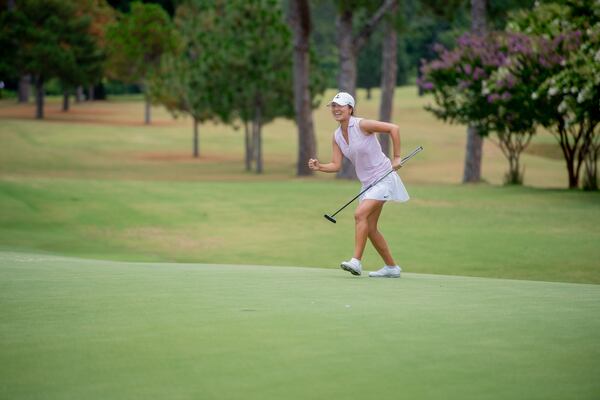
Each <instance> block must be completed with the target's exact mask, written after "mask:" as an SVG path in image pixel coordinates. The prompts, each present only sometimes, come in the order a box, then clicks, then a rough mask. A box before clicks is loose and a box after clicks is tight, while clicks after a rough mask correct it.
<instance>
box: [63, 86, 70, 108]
mask: <svg viewBox="0 0 600 400" xmlns="http://www.w3.org/2000/svg"><path fill="white" fill-rule="evenodd" d="M62 110H63V111H69V91H68V90H65V91H63V106H62Z"/></svg>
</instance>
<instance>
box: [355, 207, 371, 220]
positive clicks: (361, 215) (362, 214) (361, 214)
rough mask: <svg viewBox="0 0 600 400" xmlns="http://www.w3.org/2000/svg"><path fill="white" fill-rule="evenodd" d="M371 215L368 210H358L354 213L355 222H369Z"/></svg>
mask: <svg viewBox="0 0 600 400" xmlns="http://www.w3.org/2000/svg"><path fill="white" fill-rule="evenodd" d="M368 218H369V213H368V212H367V210H364V209H360V208H358V209H357V210H356V211H354V220H355V221H356V222H357V223H358V222H368Z"/></svg>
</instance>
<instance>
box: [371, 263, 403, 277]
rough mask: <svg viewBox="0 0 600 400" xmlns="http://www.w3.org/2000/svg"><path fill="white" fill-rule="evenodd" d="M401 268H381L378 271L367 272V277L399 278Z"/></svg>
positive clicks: (395, 266)
mask: <svg viewBox="0 0 600 400" xmlns="http://www.w3.org/2000/svg"><path fill="white" fill-rule="evenodd" d="M401 272H402V268H400V267H399V266H397V265H394V266H393V267H388V266H387V265H386V266H385V267H383V268H381V269H380V270H379V271H375V272H369V276H370V277H372V278H400V273H401Z"/></svg>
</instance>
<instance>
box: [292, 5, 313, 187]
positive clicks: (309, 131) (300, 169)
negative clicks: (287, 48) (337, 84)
mask: <svg viewBox="0 0 600 400" xmlns="http://www.w3.org/2000/svg"><path fill="white" fill-rule="evenodd" d="M290 23H291V25H292V29H293V32H294V109H295V111H296V125H297V127H298V162H297V165H296V174H297V175H298V176H307V175H312V174H313V171H312V170H311V169H310V168H308V160H309V159H310V158H314V157H316V154H317V141H316V138H315V130H314V124H313V117H312V108H311V98H312V96H311V93H310V87H309V82H310V79H309V76H310V54H309V50H310V30H311V21H310V5H309V2H308V0H293V1H292V2H291V4H290Z"/></svg>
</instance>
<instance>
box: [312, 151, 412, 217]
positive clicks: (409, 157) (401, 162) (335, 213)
mask: <svg viewBox="0 0 600 400" xmlns="http://www.w3.org/2000/svg"><path fill="white" fill-rule="evenodd" d="M421 150H423V146H419V147H417V148H416V149H414V150H413V151H412V153H410V154H409V155H407V156H406V157H404V158H403V159H402V161H400V166H403V165H404V163H405V162H407V161H408V160H410V159H411V158H412V157H414V155H415V154H417V153H418V152H420V151H421ZM394 171H395V169H393V168H392V170H391V171H389V172H387V173H386V174H385V175H383V176H382V177H381V178H379V179H377V180H376V181H375V182H373V183H371V184H370V185H369V186H367V187H366V188H365V189H364V190H363V191H362V192H360V193H359V194H357V195H356V196H355V197H354V198H353V199H352V200H350V201H349V202H347V203H346V204H344V206H343V207H342V208H340V209H339V210H337V211H336V212H334V213H333V214H331V215H329V214H325V215H323V216H324V217H325V219H327V220H328V221H331V222H333V223H334V224H335V223H336V222H337V221H336V220H335V216H336V215H337V213H339V212H340V211H342V210H343V209H344V208H346V207H348V205H350V203H352V202H353V201H354V200H356V199H358V198H359V197H360V196H361V195H362V194H363V193H365V192H366V191H367V190H369V189H371V188H372V187H373V186H375V185H377V184H378V183H379V182H381V181H382V180H383V178H385V177H386V176H388V175H389V174H391V173H392V172H394Z"/></svg>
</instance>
